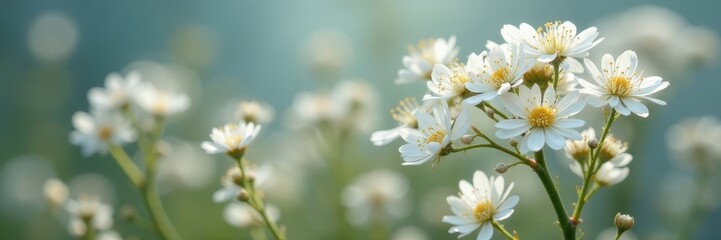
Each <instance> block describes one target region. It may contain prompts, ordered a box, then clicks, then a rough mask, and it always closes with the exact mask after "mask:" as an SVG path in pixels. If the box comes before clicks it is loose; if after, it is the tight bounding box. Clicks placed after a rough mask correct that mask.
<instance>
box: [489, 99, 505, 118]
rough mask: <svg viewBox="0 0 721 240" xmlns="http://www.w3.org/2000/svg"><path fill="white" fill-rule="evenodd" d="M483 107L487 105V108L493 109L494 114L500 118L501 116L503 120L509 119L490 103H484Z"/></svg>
mask: <svg viewBox="0 0 721 240" xmlns="http://www.w3.org/2000/svg"><path fill="white" fill-rule="evenodd" d="M483 105H485V106H486V107H488V108H490V109H492V110H493V114H495V115H498V116H501V118H503V119H508V116H506V114H503V112H501V111H498V109H497V108H496V107H494V106H493V105H491V104H490V103H488V102H485V101H484V102H483Z"/></svg>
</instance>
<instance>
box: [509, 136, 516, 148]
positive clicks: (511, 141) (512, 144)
mask: <svg viewBox="0 0 721 240" xmlns="http://www.w3.org/2000/svg"><path fill="white" fill-rule="evenodd" d="M508 144H511V147H517V146H518V141H516V139H515V138H511V140H510V141H509V142H508Z"/></svg>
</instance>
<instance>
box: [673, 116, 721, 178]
mask: <svg viewBox="0 0 721 240" xmlns="http://www.w3.org/2000/svg"><path fill="white" fill-rule="evenodd" d="M666 145H667V146H668V147H669V149H671V151H672V152H673V153H674V155H675V156H676V158H678V159H679V160H682V161H684V163H686V162H688V163H693V164H694V165H695V166H697V167H699V168H701V169H703V168H713V167H716V166H718V164H719V163H721V162H720V161H721V121H719V120H718V118H716V117H715V116H704V117H697V118H687V119H684V120H682V121H681V122H680V123H677V124H675V125H673V126H672V127H671V128H669V130H668V132H667V133H666ZM684 165H685V164H684Z"/></svg>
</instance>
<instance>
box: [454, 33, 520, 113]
mask: <svg viewBox="0 0 721 240" xmlns="http://www.w3.org/2000/svg"><path fill="white" fill-rule="evenodd" d="M522 48H523V46H522V45H518V44H513V45H511V46H510V48H509V49H507V50H504V47H503V46H495V47H494V48H492V49H491V50H490V52H489V53H488V56H487V57H486V58H485V61H483V65H482V66H480V67H479V68H477V69H474V70H472V74H471V78H472V81H471V82H467V83H466V88H468V90H469V91H471V92H473V93H477V94H475V95H473V96H471V97H469V98H468V99H466V102H467V103H469V104H471V105H477V104H479V103H481V102H482V101H488V100H491V99H494V98H495V97H497V96H500V95H502V94H504V93H506V92H508V91H509V90H511V88H513V87H517V86H518V85H521V83H523V74H524V73H525V72H526V71H528V70H529V69H530V68H531V67H533V65H532V64H531V63H529V61H527V59H525V56H524V53H523V51H522ZM481 55H485V54H484V53H481Z"/></svg>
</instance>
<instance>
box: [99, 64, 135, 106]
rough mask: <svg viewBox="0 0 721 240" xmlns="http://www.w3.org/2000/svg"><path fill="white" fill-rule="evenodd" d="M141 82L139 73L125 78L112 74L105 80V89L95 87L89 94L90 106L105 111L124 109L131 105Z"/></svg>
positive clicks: (130, 74) (132, 73)
mask: <svg viewBox="0 0 721 240" xmlns="http://www.w3.org/2000/svg"><path fill="white" fill-rule="evenodd" d="M140 81H141V80H140V73H138V72H130V73H128V75H126V76H125V77H123V76H121V75H120V74H117V73H111V74H109V75H108V77H106V78H105V88H100V87H94V88H92V89H90V91H89V92H88V100H90V105H91V106H92V107H93V108H94V109H97V110H103V111H106V110H116V109H120V108H123V107H125V106H127V105H128V104H129V103H130V100H131V99H132V98H133V94H134V91H135V89H136V88H137V87H138V86H139V85H140Z"/></svg>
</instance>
